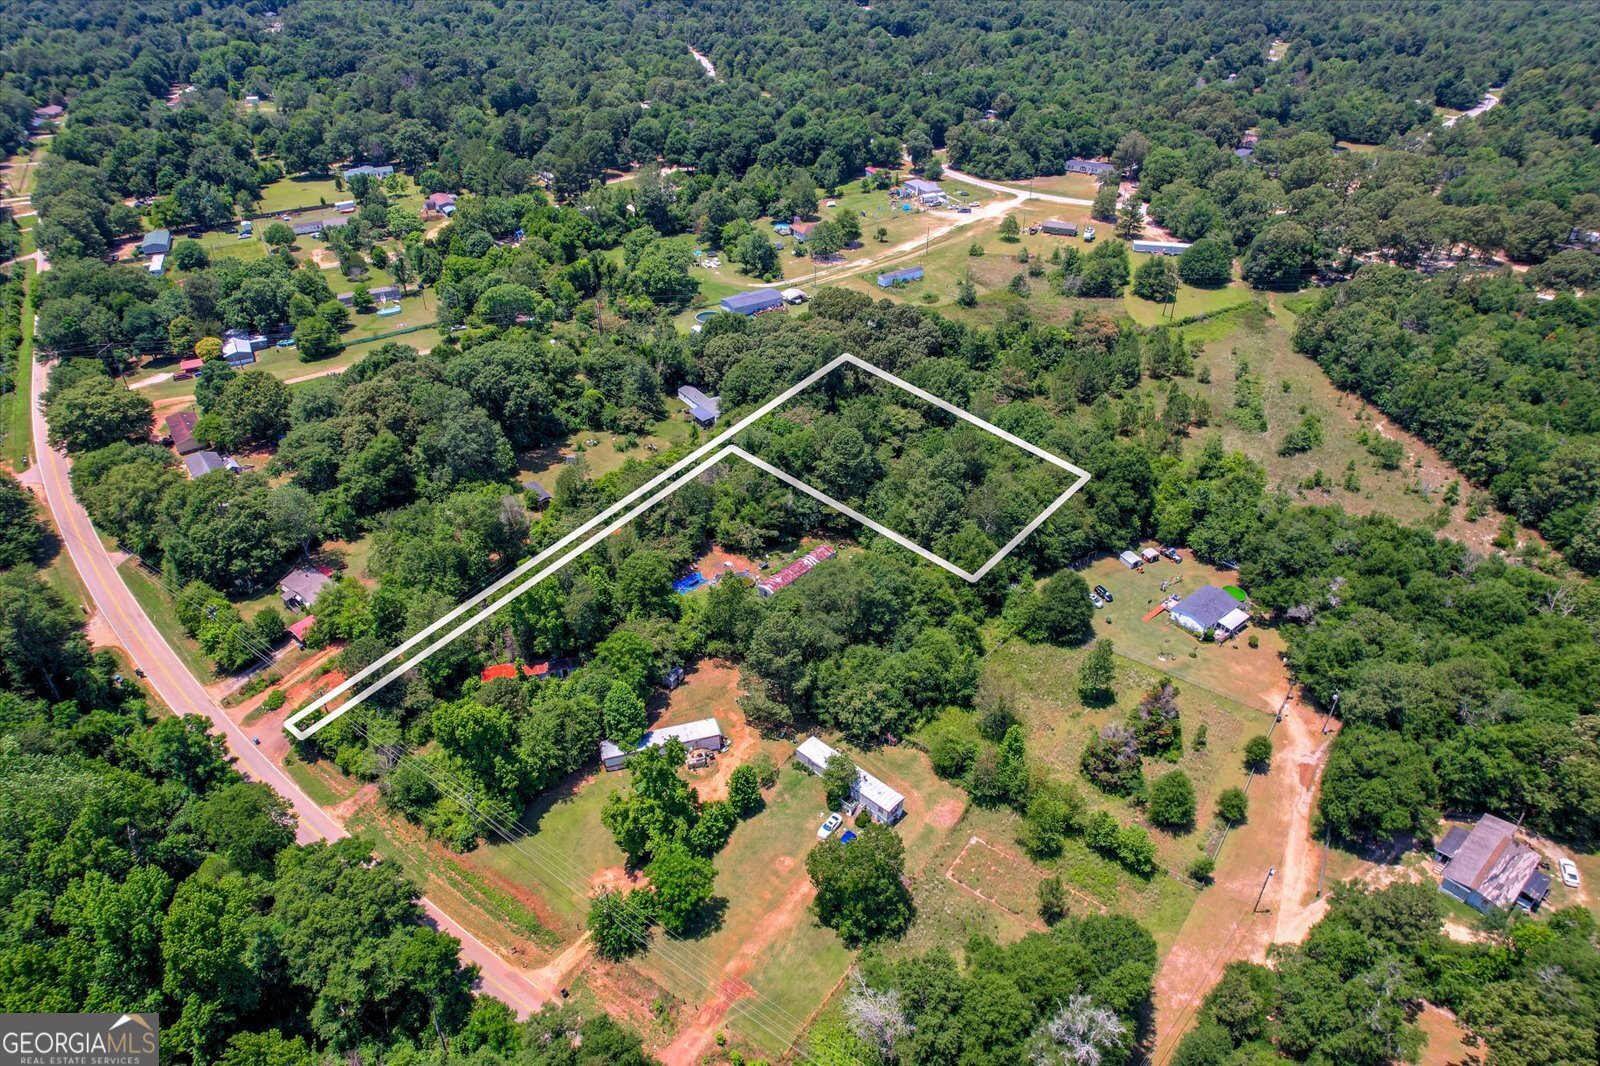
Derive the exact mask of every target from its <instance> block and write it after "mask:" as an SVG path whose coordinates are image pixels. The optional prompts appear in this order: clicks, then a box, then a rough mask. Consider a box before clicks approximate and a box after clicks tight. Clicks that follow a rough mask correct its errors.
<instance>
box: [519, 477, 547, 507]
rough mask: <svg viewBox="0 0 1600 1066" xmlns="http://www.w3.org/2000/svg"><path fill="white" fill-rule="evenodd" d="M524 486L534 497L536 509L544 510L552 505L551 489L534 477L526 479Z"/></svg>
mask: <svg viewBox="0 0 1600 1066" xmlns="http://www.w3.org/2000/svg"><path fill="white" fill-rule="evenodd" d="M522 487H523V489H524V490H526V491H527V493H528V495H529V496H532V497H533V505H534V508H535V509H536V510H540V511H542V510H544V509H545V508H546V507H548V506H550V490H548V489H546V488H545V487H544V486H543V485H541V484H539V483H538V482H537V481H535V480H533V478H531V477H530V478H528V479H527V480H526V481H524V482H523V483H522Z"/></svg>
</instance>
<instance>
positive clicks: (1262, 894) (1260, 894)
mask: <svg viewBox="0 0 1600 1066" xmlns="http://www.w3.org/2000/svg"><path fill="white" fill-rule="evenodd" d="M1277 872H1278V868H1277V867H1276V866H1269V867H1267V876H1266V877H1265V878H1264V879H1263V880H1262V882H1261V891H1260V892H1257V893H1256V902H1255V906H1253V907H1251V908H1250V913H1251V914H1255V913H1257V912H1258V911H1259V910H1260V909H1261V900H1262V899H1263V898H1264V897H1265V896H1266V894H1267V886H1268V885H1269V884H1271V883H1272V875H1273V874H1275V873H1277Z"/></svg>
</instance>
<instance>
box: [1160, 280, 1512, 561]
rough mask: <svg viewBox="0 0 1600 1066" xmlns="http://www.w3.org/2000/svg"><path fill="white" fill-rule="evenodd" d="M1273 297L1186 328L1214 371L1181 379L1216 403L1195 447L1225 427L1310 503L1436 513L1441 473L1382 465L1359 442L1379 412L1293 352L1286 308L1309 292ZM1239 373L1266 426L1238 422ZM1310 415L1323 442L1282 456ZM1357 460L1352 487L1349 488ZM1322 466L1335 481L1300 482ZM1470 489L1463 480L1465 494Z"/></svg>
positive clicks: (1454, 529)
mask: <svg viewBox="0 0 1600 1066" xmlns="http://www.w3.org/2000/svg"><path fill="white" fill-rule="evenodd" d="M1272 304H1273V307H1274V308H1275V312H1274V314H1271V315H1269V314H1265V313H1263V312H1261V311H1258V310H1251V309H1247V310H1244V311H1240V312H1234V313H1232V314H1225V315H1221V316H1218V317H1217V318H1214V319H1212V320H1209V321H1207V322H1203V323H1198V324H1196V325H1192V326H1186V327H1184V328H1183V332H1184V334H1185V336H1186V338H1188V339H1190V340H1195V339H1198V340H1200V341H1201V342H1202V343H1203V344H1204V346H1205V347H1204V352H1203V354H1202V355H1201V356H1200V357H1199V358H1198V359H1197V360H1196V374H1197V375H1198V373H1199V371H1200V368H1202V367H1203V368H1205V369H1207V370H1208V371H1209V372H1210V377H1211V380H1210V383H1209V384H1202V383H1201V382H1200V381H1199V380H1198V378H1191V379H1189V380H1188V381H1185V382H1184V383H1183V387H1184V388H1185V390H1186V391H1189V392H1193V393H1198V394H1199V395H1200V396H1202V397H1204V398H1205V399H1206V401H1207V402H1208V403H1209V404H1210V406H1211V424H1210V425H1209V426H1207V427H1205V428H1197V429H1195V430H1193V431H1192V437H1191V440H1192V442H1193V443H1194V444H1196V445H1198V444H1199V443H1200V442H1201V441H1203V440H1205V439H1206V438H1207V437H1210V436H1213V435H1218V434H1220V435H1221V437H1222V443H1223V445H1224V447H1226V448H1228V449H1229V450H1238V451H1242V452H1244V453H1245V454H1246V455H1248V456H1249V457H1250V458H1251V459H1252V460H1254V461H1255V462H1257V463H1260V464H1261V465H1262V466H1263V467H1264V468H1265V469H1266V472H1267V482H1268V485H1269V486H1270V487H1274V488H1277V487H1281V488H1283V489H1284V490H1285V491H1287V492H1289V493H1290V494H1291V495H1293V496H1295V497H1296V498H1297V499H1298V500H1300V501H1301V502H1304V503H1315V504H1332V505H1335V506H1338V507H1342V508H1344V509H1345V510H1347V511H1351V512H1354V513H1358V514H1366V513H1371V512H1379V513H1383V514H1388V515H1392V516H1393V517H1395V518H1396V519H1398V520H1400V521H1402V522H1417V521H1422V520H1424V519H1427V518H1428V517H1429V516H1430V515H1432V514H1434V513H1436V512H1437V511H1438V509H1439V505H1440V497H1441V495H1442V493H1443V491H1444V490H1445V488H1446V485H1447V482H1444V481H1443V479H1442V477H1441V476H1439V475H1436V474H1435V475H1430V476H1428V477H1424V476H1422V475H1419V473H1418V472H1417V471H1416V470H1414V469H1411V468H1408V467H1407V466H1406V465H1404V464H1402V465H1401V467H1400V468H1399V469H1397V470H1383V469H1382V468H1381V466H1380V465H1379V463H1378V461H1377V460H1376V459H1375V458H1373V456H1372V455H1371V454H1370V453H1369V452H1368V451H1367V449H1366V447H1365V446H1363V445H1362V444H1360V443H1359V442H1358V440H1357V435H1358V434H1359V433H1361V432H1362V431H1363V430H1370V429H1371V427H1372V426H1373V425H1374V417H1373V414H1374V413H1373V412H1370V411H1369V412H1366V413H1365V414H1362V411H1363V405H1362V404H1361V402H1360V401H1359V400H1358V399H1355V398H1352V397H1348V396H1345V395H1344V394H1343V393H1340V392H1339V391H1338V390H1337V389H1335V388H1334V387H1333V385H1332V384H1331V383H1330V382H1329V381H1328V379H1327V376H1326V375H1325V374H1323V372H1322V369H1321V368H1320V367H1318V366H1317V364H1316V363H1315V362H1314V361H1313V360H1310V359H1307V358H1306V357H1305V356H1303V355H1300V354H1299V353H1298V352H1296V351H1294V346H1293V340H1292V335H1293V330H1292V319H1293V317H1294V316H1293V314H1292V312H1291V311H1290V310H1289V309H1290V308H1293V307H1296V306H1301V307H1303V306H1304V298H1303V297H1296V296H1291V297H1287V298H1278V299H1274V300H1273V301H1272ZM1241 372H1244V373H1248V374H1249V375H1250V376H1252V377H1254V378H1256V379H1258V380H1259V382H1260V385H1261V396H1262V408H1263V410H1264V412H1265V414H1266V420H1267V430H1266V432H1264V433H1262V432H1258V431H1256V430H1254V429H1247V428H1243V427H1241V426H1240V425H1239V424H1237V423H1236V420H1235V419H1234V418H1233V417H1232V416H1231V414H1230V412H1231V411H1232V410H1233V405H1234V397H1235V386H1236V383H1237V381H1238V379H1239V377H1240V375H1241ZM1141 387H1142V388H1143V389H1144V390H1146V391H1147V392H1148V393H1149V394H1150V395H1151V396H1152V397H1153V398H1155V399H1156V400H1157V402H1158V403H1162V402H1164V399H1163V398H1162V397H1164V394H1165V383H1155V382H1146V383H1145V384H1144V385H1143V386H1141ZM1306 414H1314V415H1316V416H1317V417H1318V418H1320V419H1321V422H1322V428H1323V443H1322V444H1320V445H1317V446H1316V447H1314V448H1312V449H1311V450H1309V451H1307V452H1303V453H1300V454H1298V455H1288V456H1284V455H1279V454H1278V445H1279V444H1280V442H1281V441H1282V439H1283V436H1284V434H1285V433H1287V432H1288V431H1289V430H1290V429H1291V428H1293V427H1294V426H1295V425H1297V424H1298V423H1299V422H1300V420H1301V419H1302V417H1304V416H1305V415H1306ZM1352 463H1353V464H1354V481H1353V482H1352V484H1354V485H1355V486H1356V487H1355V488H1353V489H1352V488H1346V487H1345V486H1344V479H1345V476H1346V471H1347V469H1349V467H1350V464H1352ZM1319 470H1320V471H1321V472H1322V473H1323V475H1324V477H1325V479H1326V480H1327V481H1329V482H1330V485H1329V486H1328V487H1325V488H1309V487H1302V483H1303V482H1306V481H1307V480H1308V479H1310V478H1312V477H1313V476H1314V475H1315V473H1316V472H1317V471H1319ZM1468 491H1469V486H1467V485H1466V484H1465V483H1463V485H1462V486H1461V495H1462V497H1463V499H1464V498H1465V497H1466V495H1467V493H1468ZM1455 511H1456V514H1457V519H1456V521H1455V522H1454V523H1453V524H1452V526H1451V527H1450V529H1449V531H1450V532H1451V533H1452V534H1456V535H1459V534H1462V533H1464V532H1465V531H1466V530H1467V529H1468V526H1467V524H1466V523H1465V522H1464V520H1463V519H1462V517H1461V514H1462V508H1461V507H1457V508H1456V509H1455ZM1494 521H1495V520H1494V519H1493V518H1491V517H1485V518H1481V519H1479V520H1478V525H1477V526H1474V527H1471V528H1489V527H1490V526H1492V525H1493V523H1494Z"/></svg>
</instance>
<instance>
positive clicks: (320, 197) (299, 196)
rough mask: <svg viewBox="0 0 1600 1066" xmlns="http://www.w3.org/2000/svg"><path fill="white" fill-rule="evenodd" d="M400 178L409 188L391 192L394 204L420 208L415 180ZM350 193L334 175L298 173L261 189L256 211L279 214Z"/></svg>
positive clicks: (415, 208) (329, 202)
mask: <svg viewBox="0 0 1600 1066" xmlns="http://www.w3.org/2000/svg"><path fill="white" fill-rule="evenodd" d="M401 178H402V179H403V180H404V181H405V183H406V192H404V193H403V194H401V195H399V196H396V195H394V194H392V193H391V194H389V202H390V203H391V204H399V205H401V206H403V207H409V208H411V209H412V210H418V209H420V208H421V206H422V193H421V191H420V190H419V189H418V188H417V187H416V185H415V183H413V182H412V181H411V179H410V178H408V177H406V176H405V175H403V174H402V175H401ZM349 198H350V194H349V192H348V191H347V190H345V189H340V188H338V187H337V186H336V185H335V184H334V180H333V177H332V175H326V176H325V175H315V174H296V175H295V176H294V177H292V178H282V179H280V180H278V181H275V182H273V183H272V184H271V185H268V186H267V187H266V188H264V189H262V190H261V201H260V202H259V203H258V204H257V205H256V213H257V214H263V215H276V214H281V213H282V212H285V211H293V210H294V209H296V208H303V207H317V206H319V205H321V204H335V203H338V202H339V201H340V200H348V199H349Z"/></svg>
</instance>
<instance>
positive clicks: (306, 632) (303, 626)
mask: <svg viewBox="0 0 1600 1066" xmlns="http://www.w3.org/2000/svg"><path fill="white" fill-rule="evenodd" d="M316 624H317V616H316V615H314V614H308V615H306V616H305V617H304V618H301V619H299V620H298V621H295V622H291V623H290V624H289V626H288V628H287V630H286V632H287V633H288V634H289V639H290V640H292V641H294V642H295V643H296V644H298V645H299V646H300V647H302V648H303V647H305V646H306V638H307V637H309V636H310V635H311V627H312V626H314V625H316Z"/></svg>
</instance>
